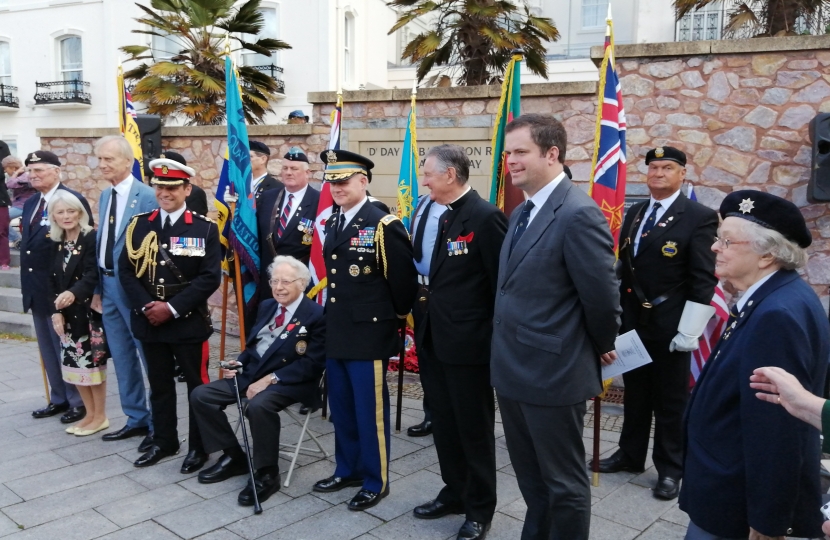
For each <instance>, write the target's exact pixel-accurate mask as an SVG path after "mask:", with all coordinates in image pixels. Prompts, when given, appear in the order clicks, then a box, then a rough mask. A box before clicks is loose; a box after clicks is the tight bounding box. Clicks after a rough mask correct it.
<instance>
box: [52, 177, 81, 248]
mask: <svg viewBox="0 0 830 540" xmlns="http://www.w3.org/2000/svg"><path fill="white" fill-rule="evenodd" d="M59 202H62V203H63V204H65V205H66V206H68V207H69V208H74V209H75V210H77V211H78V223H79V224H80V226H81V232H82V233H84V234H86V233H88V232H89V231H91V230H92V227H91V226H90V225H89V214H88V213H87V211H86V208H84V205H83V204H81V200H80V199H79V198H78V197H76V196H75V195H73V194H72V193H71V192H69V191H67V190H65V189H59V190H57V191H55V193H53V194H52V197H51V198H50V199H49V204H47V205H46V214H47V215H48V216H49V238H51V239H52V241H54V242H63V233H64V230H63V229H61V228H60V226H59V225H58V224H57V223H55V218H54V216H55V212H54V211H53V209H54V208H55V206H56V205H57V204H58V203H59Z"/></svg>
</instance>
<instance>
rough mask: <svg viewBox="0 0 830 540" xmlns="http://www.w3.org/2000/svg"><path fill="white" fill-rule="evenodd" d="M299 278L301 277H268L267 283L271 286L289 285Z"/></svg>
mask: <svg viewBox="0 0 830 540" xmlns="http://www.w3.org/2000/svg"><path fill="white" fill-rule="evenodd" d="M300 279H302V278H297V279H269V280H268V284H269V285H271V286H272V287H273V286H274V285H282V286H283V287H288V286H289V285H291V284H292V283H294V282H295V281H299V280H300Z"/></svg>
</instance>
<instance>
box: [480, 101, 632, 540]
mask: <svg viewBox="0 0 830 540" xmlns="http://www.w3.org/2000/svg"><path fill="white" fill-rule="evenodd" d="M566 143H567V135H566V133H565V128H564V127H563V126H562V124H561V123H560V122H559V121H557V120H555V119H554V118H553V117H551V116H547V115H541V114H527V115H522V116H520V117H518V118H516V119H515V120H513V121H512V122H511V123H510V124H508V125H507V135H506V139H505V149H506V151H507V153H508V158H507V166H508V168H509V170H510V175H511V178H512V182H513V185H514V186H516V187H519V188H520V189H521V190H522V191H524V192H525V195H526V196H527V198H528V200H527V201H526V202H525V203H524V204H523V205H522V206H519V207H517V208H516V210H515V211H514V212H513V215H512V216H511V217H510V225H509V226H508V229H507V236H506V237H505V241H504V245H503V246H502V249H501V254H500V258H499V276H498V283H497V291H498V292H497V294H496V307H495V315H494V318H493V323H494V325H493V345H492V361H491V366H490V369H491V371H492V382H493V386H495V387H496V392H497V394H498V400H499V410H500V411H501V415H502V420H503V422H504V432H505V435H506V438H507V450H508V451H509V452H510V459H511V462H512V463H513V469H514V470H515V471H516V478H517V480H518V482H519V488H520V489H521V490H522V495H523V496H524V499H525V502H526V503H527V514H526V516H525V525H524V530H523V531H522V539H523V540H537V539H538V540H542V539H551V540H553V539H556V540H587V538H588V533H589V529H590V519H591V493H590V485H589V482H588V474H587V473H586V470H585V446H584V444H583V442H582V428H583V418H584V415H585V409H586V406H585V401H586V400H588V399H590V398H592V397H594V396H596V395H598V394H599V393H600V392H601V391H602V381H601V379H600V358H601V357H602V360H603V361H604V362H609V361H610V360H611V359H612V358H615V357H616V355H615V354H614V352H613V351H614V340H615V338H616V336H617V329H618V328H619V324H620V320H619V314H620V304H619V289H618V283H617V278H616V276H615V275H614V258H615V257H614V241H613V239H612V238H611V232H610V230H609V228H608V222H607V221H606V220H605V217H604V216H603V214H602V211H601V210H600V209H599V207H598V206H597V205H596V203H595V202H594V201H593V200H591V198H590V197H589V196H588V195H586V194H585V192H584V191H582V190H581V189H579V188H578V187H577V186H575V185H574V184H573V183H572V182H571V181H570V180H569V179H568V178H567V175H566V174H565V172H564V170H563V167H562V163H563V161H564V159H565V148H566Z"/></svg>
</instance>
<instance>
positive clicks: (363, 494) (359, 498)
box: [349, 486, 389, 512]
mask: <svg viewBox="0 0 830 540" xmlns="http://www.w3.org/2000/svg"><path fill="white" fill-rule="evenodd" d="M387 495H389V486H386V489H384V490H383V491H381V492H380V493H375V492H374V491H369V490H368V489H361V490H360V491H358V492H357V495H355V496H354V497H352V500H350V501H349V510H354V511H355V512H359V511H361V510H367V509H369V508H371V507H373V506H375V505H377V504H378V503H379V502H380V500H381V499H382V498H384V497H386V496H387Z"/></svg>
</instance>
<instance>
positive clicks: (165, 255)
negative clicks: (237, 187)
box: [118, 159, 221, 466]
mask: <svg viewBox="0 0 830 540" xmlns="http://www.w3.org/2000/svg"><path fill="white" fill-rule="evenodd" d="M150 166H151V167H152V168H153V172H154V174H155V177H154V179H153V184H156V185H158V184H162V185H176V184H177V183H178V184H183V183H185V182H187V181H188V178H187V175H191V176H192V175H193V174H194V171H193V169H191V168H189V167H187V166H185V165H182V164H180V163H178V162H175V161H173V160H169V159H158V160H154V161H152V162H151V163H150ZM182 172H184V173H186V174H181V173H182ZM178 212H181V214H180V215H178ZM174 215H177V218H176V219H175V222H173V223H172V224H171V225H170V226H169V228H165V226H164V223H163V221H164V212H163V211H162V210H161V209H160V208H157V209H155V210H153V211H152V212H149V213H144V214H139V215H137V216H135V217H134V218H133V219H132V221H131V222H130V224H129V226H128V227H127V236H126V242H125V246H124V250H123V251H122V253H121V259H120V261H119V265H118V269H119V278H120V280H121V284H122V286H123V287H124V291H125V292H126V297H127V298H128V299H130V301H131V302H132V304H131V305H130V322H131V326H132V330H133V334H134V335H135V337H136V339H138V340H139V341H140V342H141V345H142V347H143V349H144V353H145V355H146V358H147V377H148V379H149V381H150V404H151V406H152V414H153V426H154V435H153V445H154V446H153V447H151V449H150V450H149V451H148V453H147V454H145V456H142V458H140V459H139V461H138V462H136V465H137V466H146V465H152V464H154V463H156V462H157V461H158V460H159V459H161V457H165V456H167V455H171V454H174V453H176V452H177V451H178V449H179V437H178V431H177V424H178V417H177V414H176V387H175V378H174V366H175V364H176V362H178V365H179V366H180V367H181V369H182V372H183V374H184V376H185V379H186V382H187V395H188V399H189V397H190V393H191V392H192V391H193V389H194V388H196V387H197V386H199V385H201V384H204V383H207V382H209V379H208V374H207V362H208V341H207V340H208V338H209V337H210V335H211V334H212V333H213V325H212V323H211V319H210V313H209V312H208V307H207V301H208V298H209V297H210V295H211V294H213V293H214V292H215V291H216V289H217V288H218V287H219V284H220V281H221V268H220V244H219V231H218V229H217V227H216V224H215V223H213V222H212V221H211V220H210V219H208V218H206V217H205V216H202V215H199V214H194V213H192V212H191V211H190V210H187V209H186V208H185V207H184V206H182V207H181V208H180V209H179V210H178V211H177V212H174V213H173V214H168V216H174ZM171 221H172V217H171ZM150 302H166V303H167V304H168V306H169V307H171V308H172V309H173V315H174V316H173V317H172V318H170V319H169V320H167V321H166V322H164V323H163V324H161V325H159V326H153V325H151V324H150V321H149V320H148V319H147V316H146V315H145V314H144V309H145V306H147V305H148V304H149V303H150ZM189 418H190V428H189V449H190V453H195V454H197V455H202V454H204V450H203V446H202V439H201V436H200V435H199V428H198V426H197V424H196V420H195V417H194V415H193V413H192V411H191V412H190V415H189ZM152 452H155V454H157V455H161V457H159V458H158V459H155V460H153V457H154V456H148V454H150V453H152ZM145 457H147V458H148V459H147V460H145V461H150V463H144V462H142V465H139V462H141V461H142V459H143V458H145ZM190 457H191V456H190V455H189V456H188V458H190Z"/></svg>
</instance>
